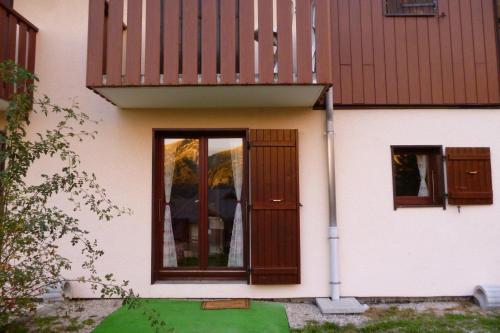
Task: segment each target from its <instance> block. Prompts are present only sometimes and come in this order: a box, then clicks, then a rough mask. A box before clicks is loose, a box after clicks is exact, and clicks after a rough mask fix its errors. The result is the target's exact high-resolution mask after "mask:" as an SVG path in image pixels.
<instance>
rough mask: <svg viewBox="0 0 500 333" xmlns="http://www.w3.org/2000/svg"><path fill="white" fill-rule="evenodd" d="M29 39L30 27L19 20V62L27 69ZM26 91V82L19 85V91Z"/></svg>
mask: <svg viewBox="0 0 500 333" xmlns="http://www.w3.org/2000/svg"><path fill="white" fill-rule="evenodd" d="M27 41H28V27H27V26H26V24H24V23H23V22H19V36H18V43H17V45H18V46H17V47H18V51H17V64H18V65H19V66H21V67H22V68H24V69H27V59H26V55H27V52H28V50H27V45H26V43H27ZM24 91H25V86H24V84H18V85H17V93H23V92H24Z"/></svg>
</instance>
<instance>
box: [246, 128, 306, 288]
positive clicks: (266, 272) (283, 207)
mask: <svg viewBox="0 0 500 333" xmlns="http://www.w3.org/2000/svg"><path fill="white" fill-rule="evenodd" d="M249 142H250V145H251V148H250V182H251V201H252V202H251V208H252V209H251V232H250V239H251V266H252V267H251V269H252V274H251V282H252V284H297V283H300V245H299V244H300V237H299V230H300V227H299V214H298V213H299V185H298V147H297V130H250V133H249Z"/></svg>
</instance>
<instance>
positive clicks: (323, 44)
mask: <svg viewBox="0 0 500 333" xmlns="http://www.w3.org/2000/svg"><path fill="white" fill-rule="evenodd" d="M316 6H317V8H316V54H317V63H318V65H317V72H318V73H317V75H318V82H319V83H331V81H332V56H331V54H332V53H331V52H332V51H331V41H332V40H331V27H330V0H317V1H316Z"/></svg>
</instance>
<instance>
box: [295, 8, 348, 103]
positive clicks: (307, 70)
mask: <svg viewBox="0 0 500 333" xmlns="http://www.w3.org/2000/svg"><path fill="white" fill-rule="evenodd" d="M334 1H337V0H334ZM296 12H297V20H296V24H297V28H296V29H297V82H298V83H311V82H312V52H311V50H312V41H311V31H312V30H311V29H312V26H311V1H310V0H297V10H296ZM336 50H338V46H337V47H336ZM339 63H340V61H339ZM336 93H337V90H336Z"/></svg>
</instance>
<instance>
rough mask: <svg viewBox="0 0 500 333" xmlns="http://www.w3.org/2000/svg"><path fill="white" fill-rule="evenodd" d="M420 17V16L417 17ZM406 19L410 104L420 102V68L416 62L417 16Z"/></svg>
mask: <svg viewBox="0 0 500 333" xmlns="http://www.w3.org/2000/svg"><path fill="white" fill-rule="evenodd" d="M419 19H420V18H419ZM405 21H406V50H407V57H408V85H409V93H410V104H419V103H420V69H419V67H418V66H419V63H418V44H417V43H418V38H417V18H415V17H408V18H406V19H405Z"/></svg>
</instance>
